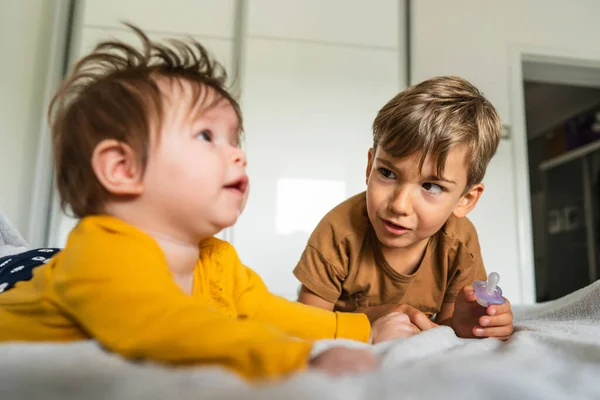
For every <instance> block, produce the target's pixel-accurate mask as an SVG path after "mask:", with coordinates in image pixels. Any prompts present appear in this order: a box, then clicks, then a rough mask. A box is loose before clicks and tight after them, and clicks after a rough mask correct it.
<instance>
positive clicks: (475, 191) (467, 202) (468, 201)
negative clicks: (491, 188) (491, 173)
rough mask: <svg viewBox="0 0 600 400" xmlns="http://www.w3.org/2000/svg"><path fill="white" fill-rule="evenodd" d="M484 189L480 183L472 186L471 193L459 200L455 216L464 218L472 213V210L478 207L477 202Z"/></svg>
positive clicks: (454, 212)
mask: <svg viewBox="0 0 600 400" xmlns="http://www.w3.org/2000/svg"><path fill="white" fill-rule="evenodd" d="M483 189H484V186H483V183H478V184H475V185H473V186H471V188H470V189H469V191H468V192H467V193H465V194H464V195H463V196H462V197H461V198H460V199H459V200H458V204H457V205H456V207H455V208H454V211H453V214H454V216H455V217H458V218H463V217H465V216H466V215H467V214H468V213H470V212H471V210H472V209H473V208H475V206H476V205H477V202H478V201H479V198H480V197H481V194H482V193H483Z"/></svg>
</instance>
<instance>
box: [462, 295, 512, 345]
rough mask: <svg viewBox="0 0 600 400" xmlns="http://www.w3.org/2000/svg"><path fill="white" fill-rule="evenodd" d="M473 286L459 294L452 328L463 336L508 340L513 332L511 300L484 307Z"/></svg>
mask: <svg viewBox="0 0 600 400" xmlns="http://www.w3.org/2000/svg"><path fill="white" fill-rule="evenodd" d="M476 300H477V296H476V295H475V291H474V290H473V286H471V285H468V286H465V288H464V289H463V290H462V291H461V292H460V293H459V294H458V297H457V298H456V303H455V305H454V314H453V315H452V328H453V329H454V332H456V334H457V335H458V336H460V337H463V338H473V337H494V338H497V339H500V340H507V339H508V338H509V337H510V336H511V335H512V334H513V314H512V310H511V308H510V302H509V301H508V300H506V303H504V304H496V305H491V306H488V307H487V308H484V307H482V306H480V305H479V304H478V303H477V302H476Z"/></svg>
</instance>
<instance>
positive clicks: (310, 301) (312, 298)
mask: <svg viewBox="0 0 600 400" xmlns="http://www.w3.org/2000/svg"><path fill="white" fill-rule="evenodd" d="M298 301H299V302H300V303H302V304H306V305H309V306H313V307H318V308H322V309H323V310H327V311H333V308H334V307H335V303H332V302H330V301H327V300H325V299H324V298H322V297H321V296H319V295H318V294H316V293H315V292H313V291H311V290H310V289H309V288H307V287H306V286H304V285H302V287H301V288H300V294H299V295H298Z"/></svg>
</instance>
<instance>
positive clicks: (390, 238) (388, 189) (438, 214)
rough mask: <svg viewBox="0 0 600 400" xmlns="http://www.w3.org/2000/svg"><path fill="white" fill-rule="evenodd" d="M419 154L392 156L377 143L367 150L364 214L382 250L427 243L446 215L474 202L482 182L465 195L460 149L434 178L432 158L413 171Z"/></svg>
mask: <svg viewBox="0 0 600 400" xmlns="http://www.w3.org/2000/svg"><path fill="white" fill-rule="evenodd" d="M419 156H420V154H413V155H410V156H407V157H404V158H402V159H394V158H393V157H391V156H390V155H389V154H387V153H386V152H385V151H384V150H383V149H382V148H381V147H379V148H377V151H376V153H375V154H374V153H373V150H370V151H369V163H368V167H367V212H368V214H369V219H370V221H371V224H372V225H373V228H374V229H375V233H376V234H377V238H378V239H379V242H380V243H381V244H382V245H383V246H384V247H388V248H411V247H412V246H415V245H418V244H419V243H423V242H424V241H427V240H428V239H429V238H430V237H431V236H433V235H434V234H435V233H437V232H438V231H439V230H440V229H441V228H442V226H443V225H444V224H445V223H446V221H447V220H448V218H449V217H450V215H451V214H453V213H454V214H455V215H456V216H457V217H464V216H465V215H466V214H467V213H468V212H469V211H470V210H471V209H472V208H473V207H474V206H475V204H476V203H477V200H478V199H479V196H480V195H481V192H482V191H483V185H482V184H478V185H474V186H473V187H472V188H469V191H468V192H467V193H466V194H465V187H466V184H467V168H466V165H465V150H464V149H460V148H457V149H453V150H451V151H450V153H449V154H448V157H447V160H446V164H445V166H444V172H443V176H437V171H436V165H435V157H430V156H428V157H427V158H426V159H425V163H424V164H423V169H422V170H421V171H418V170H417V167H418V161H419Z"/></svg>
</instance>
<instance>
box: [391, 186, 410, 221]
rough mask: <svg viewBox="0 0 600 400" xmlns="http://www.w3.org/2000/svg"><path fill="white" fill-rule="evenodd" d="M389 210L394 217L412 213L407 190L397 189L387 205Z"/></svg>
mask: <svg viewBox="0 0 600 400" xmlns="http://www.w3.org/2000/svg"><path fill="white" fill-rule="evenodd" d="M389 208H390V211H392V212H393V213H394V214H396V215H410V214H411V213H412V202H411V200H410V195H409V193H408V190H406V189H399V190H397V191H395V192H394V195H393V197H392V200H391V201H390V203H389Z"/></svg>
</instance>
